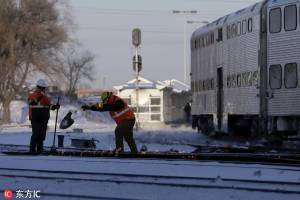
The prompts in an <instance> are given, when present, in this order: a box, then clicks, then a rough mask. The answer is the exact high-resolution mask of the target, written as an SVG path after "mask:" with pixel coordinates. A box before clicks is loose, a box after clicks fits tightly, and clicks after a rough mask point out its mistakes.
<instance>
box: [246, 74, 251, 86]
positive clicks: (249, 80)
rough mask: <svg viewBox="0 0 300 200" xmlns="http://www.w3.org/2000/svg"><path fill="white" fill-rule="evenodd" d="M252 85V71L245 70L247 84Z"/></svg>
mask: <svg viewBox="0 0 300 200" xmlns="http://www.w3.org/2000/svg"><path fill="white" fill-rule="evenodd" d="M251 85H252V72H247V86H251Z"/></svg>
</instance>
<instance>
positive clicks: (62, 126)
mask: <svg viewBox="0 0 300 200" xmlns="http://www.w3.org/2000/svg"><path fill="white" fill-rule="evenodd" d="M73 123H74V120H73V119H72V112H71V111H69V112H68V114H67V115H66V116H65V117H64V118H63V120H61V122H60V124H59V128H60V129H67V128H69V127H70V126H72V124H73Z"/></svg>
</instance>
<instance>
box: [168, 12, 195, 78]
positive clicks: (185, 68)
mask: <svg viewBox="0 0 300 200" xmlns="http://www.w3.org/2000/svg"><path fill="white" fill-rule="evenodd" d="M173 14H183V82H184V83H187V64H186V63H187V62H186V60H187V59H186V46H187V45H186V15H187V14H197V10H173Z"/></svg>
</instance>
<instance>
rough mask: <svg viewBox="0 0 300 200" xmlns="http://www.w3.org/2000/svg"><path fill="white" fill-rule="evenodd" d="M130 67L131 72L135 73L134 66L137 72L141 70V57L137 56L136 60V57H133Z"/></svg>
mask: <svg viewBox="0 0 300 200" xmlns="http://www.w3.org/2000/svg"><path fill="white" fill-rule="evenodd" d="M132 66H133V71H136V66H137V67H138V72H140V71H141V70H142V56H141V55H138V59H136V56H135V55H134V56H133V58H132Z"/></svg>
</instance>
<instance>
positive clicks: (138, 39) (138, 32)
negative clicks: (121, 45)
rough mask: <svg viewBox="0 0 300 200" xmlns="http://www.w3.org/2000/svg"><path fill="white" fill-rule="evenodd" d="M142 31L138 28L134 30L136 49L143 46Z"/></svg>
mask: <svg viewBox="0 0 300 200" xmlns="http://www.w3.org/2000/svg"><path fill="white" fill-rule="evenodd" d="M141 35H142V34H141V30H140V29H138V28H135V29H133V31H132V44H133V45H134V46H135V47H138V46H140V44H141Z"/></svg>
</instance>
